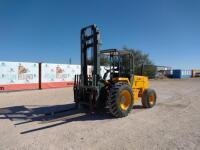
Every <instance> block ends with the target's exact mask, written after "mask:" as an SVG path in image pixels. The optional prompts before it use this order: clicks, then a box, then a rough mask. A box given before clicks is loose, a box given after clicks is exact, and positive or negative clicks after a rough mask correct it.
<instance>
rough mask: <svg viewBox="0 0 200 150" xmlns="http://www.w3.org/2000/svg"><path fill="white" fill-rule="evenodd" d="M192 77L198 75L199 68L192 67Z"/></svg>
mask: <svg viewBox="0 0 200 150" xmlns="http://www.w3.org/2000/svg"><path fill="white" fill-rule="evenodd" d="M192 77H200V69H192Z"/></svg>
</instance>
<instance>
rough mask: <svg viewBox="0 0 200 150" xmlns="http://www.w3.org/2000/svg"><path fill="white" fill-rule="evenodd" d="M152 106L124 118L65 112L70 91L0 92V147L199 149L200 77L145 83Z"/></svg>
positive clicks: (42, 149) (69, 101)
mask: <svg viewBox="0 0 200 150" xmlns="http://www.w3.org/2000/svg"><path fill="white" fill-rule="evenodd" d="M151 86H152V88H154V89H155V90H156V91H157V94H158V103H157V105H156V106H155V107H154V108H152V109H144V108H142V107H141V105H137V106H134V109H133V110H132V112H131V113H130V114H129V116H128V117H125V118H120V119H114V118H112V117H111V116H110V115H109V114H106V113H103V114H94V115H89V114H86V113H84V112H83V111H80V110H79V111H76V110H71V111H69V112H64V113H61V114H55V115H54V116H53V117H52V116H51V115H47V116H44V115H43V114H44V113H48V112H53V111H55V110H57V111H58V110H63V109H65V108H71V107H73V104H72V103H73V94H72V88H63V89H49V90H41V91H37V90H36V91H21V92H10V93H0V149H1V150H7V149H19V150H21V149H25V150H26V149H27V150H28V149H30V150H35V149H38V150H46V149H50V150H56V149H59V150H63V149H66V150H70V149H75V150H79V149H82V150H90V149H100V150H111V149H115V150H126V149H130V150H135V149H146V150H150V149H167V150H174V149H178V150H180V149H185V150H193V149H194V150H199V149H200V78H196V79H184V80H162V81H161V80H158V81H151Z"/></svg>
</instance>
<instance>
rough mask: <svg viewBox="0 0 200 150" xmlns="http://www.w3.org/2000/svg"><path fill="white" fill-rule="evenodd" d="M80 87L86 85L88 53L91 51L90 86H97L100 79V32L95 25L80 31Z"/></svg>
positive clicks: (87, 84)
mask: <svg viewBox="0 0 200 150" xmlns="http://www.w3.org/2000/svg"><path fill="white" fill-rule="evenodd" d="M80 38H81V83H80V84H81V85H82V86H89V83H88V71H87V70H88V69H87V68H88V65H89V64H88V55H89V54H88V51H89V49H91V58H90V59H91V63H92V64H91V66H92V76H91V86H98V80H99V77H100V57H99V56H100V32H99V29H98V28H97V26H96V25H95V24H93V25H90V26H87V27H85V28H82V29H81V37H80Z"/></svg>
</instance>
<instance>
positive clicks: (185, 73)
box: [173, 69, 192, 79]
mask: <svg viewBox="0 0 200 150" xmlns="http://www.w3.org/2000/svg"><path fill="white" fill-rule="evenodd" d="M191 77H192V71H191V70H182V69H175V70H173V78H179V79H181V78H191Z"/></svg>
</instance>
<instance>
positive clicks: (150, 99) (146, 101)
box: [142, 89, 157, 108]
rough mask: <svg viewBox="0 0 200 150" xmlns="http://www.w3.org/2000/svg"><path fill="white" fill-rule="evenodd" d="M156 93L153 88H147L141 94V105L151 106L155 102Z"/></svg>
mask: <svg viewBox="0 0 200 150" xmlns="http://www.w3.org/2000/svg"><path fill="white" fill-rule="evenodd" d="M156 99H157V95H156V92H155V91H154V90H153V89H147V90H145V91H144V92H143V95H142V105H143V106H144V108H151V107H153V106H154V105H155V104H156Z"/></svg>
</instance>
